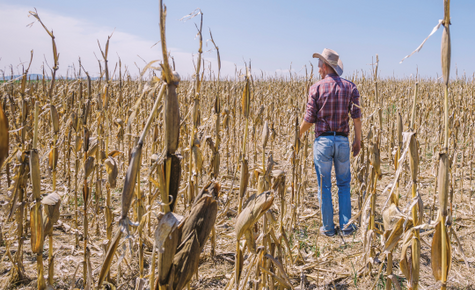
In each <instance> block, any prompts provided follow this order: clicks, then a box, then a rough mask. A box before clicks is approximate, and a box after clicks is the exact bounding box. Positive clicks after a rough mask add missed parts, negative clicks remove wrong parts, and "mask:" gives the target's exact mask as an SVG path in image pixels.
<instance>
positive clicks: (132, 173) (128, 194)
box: [121, 144, 142, 219]
mask: <svg viewBox="0 0 475 290" xmlns="http://www.w3.org/2000/svg"><path fill="white" fill-rule="evenodd" d="M141 155H142V145H140V144H137V146H135V147H134V149H133V150H132V154H131V156H132V157H131V159H130V163H129V168H128V169H127V173H126V175H125V182H124V187H123V189H122V217H121V218H122V219H125V218H126V217H127V213H128V212H129V209H130V204H131V203H132V198H133V196H134V187H135V181H136V180H137V172H138V170H140V167H139V166H140V158H141Z"/></svg>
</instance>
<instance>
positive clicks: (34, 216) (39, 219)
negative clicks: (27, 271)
mask: <svg viewBox="0 0 475 290" xmlns="http://www.w3.org/2000/svg"><path fill="white" fill-rule="evenodd" d="M30 227H31V251H32V252H33V253H35V254H39V253H42V252H43V241H44V227H43V214H42V206H41V203H39V202H33V205H32V206H31V208H30Z"/></svg>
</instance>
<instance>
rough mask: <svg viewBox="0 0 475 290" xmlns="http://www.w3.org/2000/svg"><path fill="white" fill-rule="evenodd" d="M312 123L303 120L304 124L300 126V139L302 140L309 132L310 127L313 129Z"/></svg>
mask: <svg viewBox="0 0 475 290" xmlns="http://www.w3.org/2000/svg"><path fill="white" fill-rule="evenodd" d="M312 125H313V124H312V123H309V122H307V121H305V120H303V122H302V124H300V130H299V139H302V135H303V134H304V133H305V132H307V130H308V129H310V127H312Z"/></svg>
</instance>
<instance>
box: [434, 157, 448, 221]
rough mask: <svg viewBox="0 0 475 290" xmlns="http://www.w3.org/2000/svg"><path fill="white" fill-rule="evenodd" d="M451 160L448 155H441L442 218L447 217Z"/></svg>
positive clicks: (440, 204)
mask: <svg viewBox="0 0 475 290" xmlns="http://www.w3.org/2000/svg"><path fill="white" fill-rule="evenodd" d="M448 162H449V158H448V156H447V154H446V153H443V154H440V155H439V176H438V186H437V187H438V192H439V209H440V211H441V214H442V216H447V203H448V191H449V171H448V170H447V169H448V168H449V163H448Z"/></svg>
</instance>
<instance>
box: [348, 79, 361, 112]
mask: <svg viewBox="0 0 475 290" xmlns="http://www.w3.org/2000/svg"><path fill="white" fill-rule="evenodd" d="M349 109H350V115H351V118H352V119H359V118H361V108H360V92H358V89H357V88H356V85H353V88H352V91H351V99H350V108H349Z"/></svg>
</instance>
